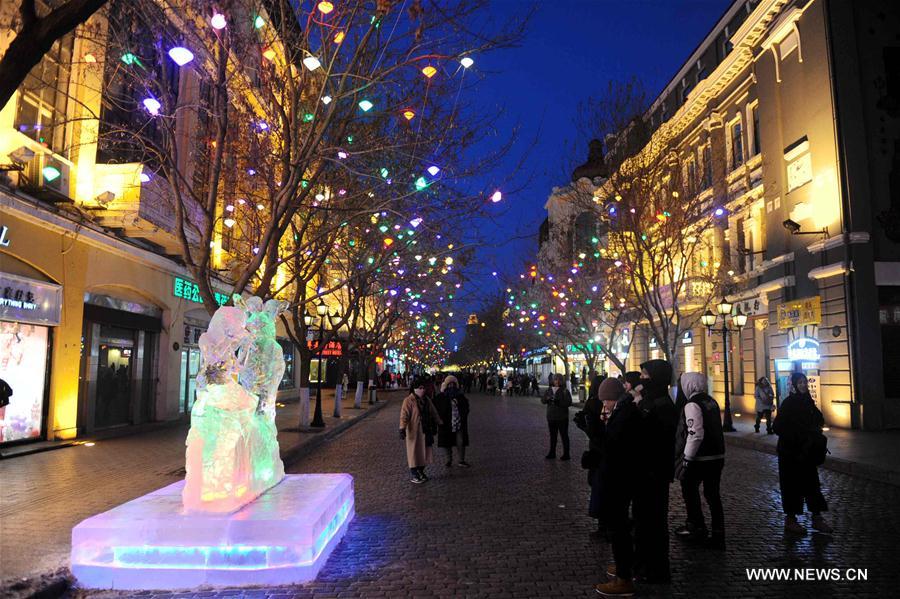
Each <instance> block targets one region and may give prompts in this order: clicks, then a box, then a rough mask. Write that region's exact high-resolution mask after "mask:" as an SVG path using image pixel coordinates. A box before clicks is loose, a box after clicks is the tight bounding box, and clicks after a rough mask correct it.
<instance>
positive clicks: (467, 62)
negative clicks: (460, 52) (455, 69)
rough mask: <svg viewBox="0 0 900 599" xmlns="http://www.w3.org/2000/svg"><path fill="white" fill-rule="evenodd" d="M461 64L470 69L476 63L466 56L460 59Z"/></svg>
mask: <svg viewBox="0 0 900 599" xmlns="http://www.w3.org/2000/svg"><path fill="white" fill-rule="evenodd" d="M459 64H461V65H462V66H463V68H464V69H468V68H469V67H470V66H472V65H473V64H475V61H474V60H472V59H471V58H469V57H468V56H464V57H463V58H461V59H460V61H459Z"/></svg>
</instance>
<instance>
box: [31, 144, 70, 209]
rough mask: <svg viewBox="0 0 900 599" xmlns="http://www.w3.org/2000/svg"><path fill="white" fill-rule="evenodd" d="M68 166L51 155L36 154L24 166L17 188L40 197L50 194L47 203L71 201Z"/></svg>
mask: <svg viewBox="0 0 900 599" xmlns="http://www.w3.org/2000/svg"><path fill="white" fill-rule="evenodd" d="M69 171H70V167H69V164H67V163H66V162H63V161H62V160H60V159H59V158H57V157H55V156H54V155H53V154H49V153H38V154H35V156H34V158H33V159H32V160H30V161H29V162H28V164H27V165H26V166H25V171H24V173H23V175H24V177H20V178H19V187H21V188H22V189H23V190H24V191H27V192H29V193H32V194H35V195H38V196H42V195H44V193H42V192H51V193H52V196H53V197H47V198H45V199H47V200H49V201H72V200H71V198H70V195H69Z"/></svg>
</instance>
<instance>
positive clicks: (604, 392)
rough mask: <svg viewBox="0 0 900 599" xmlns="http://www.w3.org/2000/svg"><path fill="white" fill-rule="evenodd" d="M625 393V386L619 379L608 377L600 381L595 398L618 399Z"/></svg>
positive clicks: (604, 399)
mask: <svg viewBox="0 0 900 599" xmlns="http://www.w3.org/2000/svg"><path fill="white" fill-rule="evenodd" d="M623 393H625V387H624V386H623V385H622V382H621V381H619V379H613V378H608V379H606V380H604V381H603V382H602V383H600V387H599V388H598V389H597V399H599V400H600V401H618V399H619V398H620V397H622V394H623Z"/></svg>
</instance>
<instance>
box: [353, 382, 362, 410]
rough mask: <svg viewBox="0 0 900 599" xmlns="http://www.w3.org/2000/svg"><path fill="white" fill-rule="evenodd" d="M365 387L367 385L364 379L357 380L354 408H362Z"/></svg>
mask: <svg viewBox="0 0 900 599" xmlns="http://www.w3.org/2000/svg"><path fill="white" fill-rule="evenodd" d="M363 387H365V383H363V382H362V381H356V396H355V397H354V398H353V407H354V409H357V410H360V409H362V396H363Z"/></svg>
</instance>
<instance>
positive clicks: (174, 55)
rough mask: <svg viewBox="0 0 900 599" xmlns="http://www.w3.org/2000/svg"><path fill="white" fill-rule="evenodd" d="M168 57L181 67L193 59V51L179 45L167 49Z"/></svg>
mask: <svg viewBox="0 0 900 599" xmlns="http://www.w3.org/2000/svg"><path fill="white" fill-rule="evenodd" d="M169 58H171V59H172V60H174V61H175V64H177V65H178V66H180V67H183V66H184V65H186V64H187V63H189V62H191V61H192V60H194V53H193V52H191V51H190V50H188V49H187V48H183V47H181V46H175V47H174V48H172V49H171V50H169Z"/></svg>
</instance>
